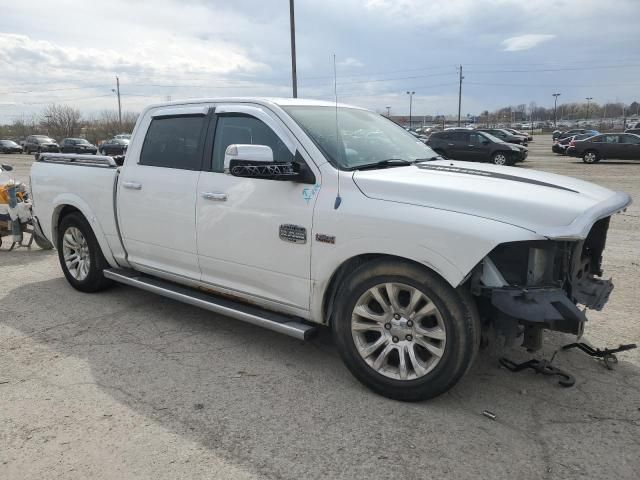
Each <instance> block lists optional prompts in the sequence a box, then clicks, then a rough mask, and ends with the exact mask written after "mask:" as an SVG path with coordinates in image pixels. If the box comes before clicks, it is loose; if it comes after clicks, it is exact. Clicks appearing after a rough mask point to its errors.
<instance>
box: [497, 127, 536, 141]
mask: <svg viewBox="0 0 640 480" xmlns="http://www.w3.org/2000/svg"><path fill="white" fill-rule="evenodd" d="M503 130H506V131H507V132H509V133H511V134H513V135H516V136H518V135H519V136H522V137H524V138H526V139H527V142H532V141H533V135H531V134H530V133H527V132H519V131H518V130H514V129H513V128H504V129H503Z"/></svg>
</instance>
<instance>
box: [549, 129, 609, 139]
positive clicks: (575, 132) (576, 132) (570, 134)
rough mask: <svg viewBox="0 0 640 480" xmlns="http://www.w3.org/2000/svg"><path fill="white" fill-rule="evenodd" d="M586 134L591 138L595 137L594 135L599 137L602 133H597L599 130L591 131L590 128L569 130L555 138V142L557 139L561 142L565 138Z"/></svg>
mask: <svg viewBox="0 0 640 480" xmlns="http://www.w3.org/2000/svg"><path fill="white" fill-rule="evenodd" d="M585 133H590V134H591V136H594V135H598V134H599V133H600V132H599V131H597V130H590V129H588V128H575V129H573V130H567V131H565V132H560V133H559V134H558V136H557V137H554V140H555V139H558V140H561V139H563V138H567V137H573V136H575V135H582V134H585Z"/></svg>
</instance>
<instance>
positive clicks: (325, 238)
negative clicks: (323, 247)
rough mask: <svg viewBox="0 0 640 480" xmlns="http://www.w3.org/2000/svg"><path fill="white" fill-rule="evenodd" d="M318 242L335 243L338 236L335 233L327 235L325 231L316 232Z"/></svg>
mask: <svg viewBox="0 0 640 480" xmlns="http://www.w3.org/2000/svg"><path fill="white" fill-rule="evenodd" d="M316 242H322V243H330V244H331V245H335V243H336V237H335V236H334V235H325V234H324V233H316Z"/></svg>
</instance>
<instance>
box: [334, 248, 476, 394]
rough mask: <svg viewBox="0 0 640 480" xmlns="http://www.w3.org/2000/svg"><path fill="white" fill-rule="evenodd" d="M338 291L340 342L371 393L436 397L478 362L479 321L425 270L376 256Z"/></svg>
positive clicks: (345, 356) (351, 366) (337, 331)
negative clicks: (476, 358)
mask: <svg viewBox="0 0 640 480" xmlns="http://www.w3.org/2000/svg"><path fill="white" fill-rule="evenodd" d="M340 292H341V297H340V298H339V299H338V302H337V304H336V309H335V312H334V316H333V321H332V329H333V334H334V339H335V343H336V346H337V348H338V351H339V353H340V356H341V357H342V359H343V361H344V362H345V364H346V366H347V368H348V369H349V370H350V371H351V373H352V374H353V375H354V376H355V377H356V378H357V379H358V380H359V381H360V382H362V383H363V384H364V385H366V386H367V387H369V388H370V389H371V390H373V391H374V392H376V393H379V394H381V395H384V396H386V397H389V398H393V399H396V400H403V401H418V400H425V399H428V398H432V397H435V396H437V395H440V394H441V393H443V392H445V391H447V390H448V389H450V388H451V387H452V386H453V385H454V384H455V383H456V382H457V381H458V380H459V379H460V378H461V377H462V375H463V374H464V373H465V372H466V371H467V369H468V367H469V366H470V365H471V363H472V362H473V359H474V357H475V354H476V351H477V347H478V343H479V325H478V324H477V322H476V320H475V319H474V317H473V316H472V315H471V314H470V312H469V311H468V309H467V308H466V306H465V303H464V301H463V300H462V297H461V296H460V295H459V293H458V292H457V291H456V290H455V289H454V288H452V287H451V286H450V285H448V284H447V283H446V282H445V281H444V280H442V279H441V278H440V277H438V276H437V275H436V274H434V273H433V272H431V271H429V270H427V269H426V268H423V267H420V266H418V265H414V264H411V263H405V262H402V261H390V260H376V261H373V262H370V263H367V264H365V265H363V266H361V267H359V268H357V269H356V270H355V271H354V272H353V273H351V275H349V277H348V278H347V279H346V280H345V282H344V283H343V285H342V286H341V288H340Z"/></svg>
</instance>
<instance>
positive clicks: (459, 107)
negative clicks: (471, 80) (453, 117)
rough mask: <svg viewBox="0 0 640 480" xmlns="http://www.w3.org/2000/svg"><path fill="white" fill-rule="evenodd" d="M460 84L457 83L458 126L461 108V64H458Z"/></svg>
mask: <svg viewBox="0 0 640 480" xmlns="http://www.w3.org/2000/svg"><path fill="white" fill-rule="evenodd" d="M459 73H460V84H459V85H458V126H460V110H461V109H462V80H463V79H464V77H463V76H462V65H460V72H459Z"/></svg>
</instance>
